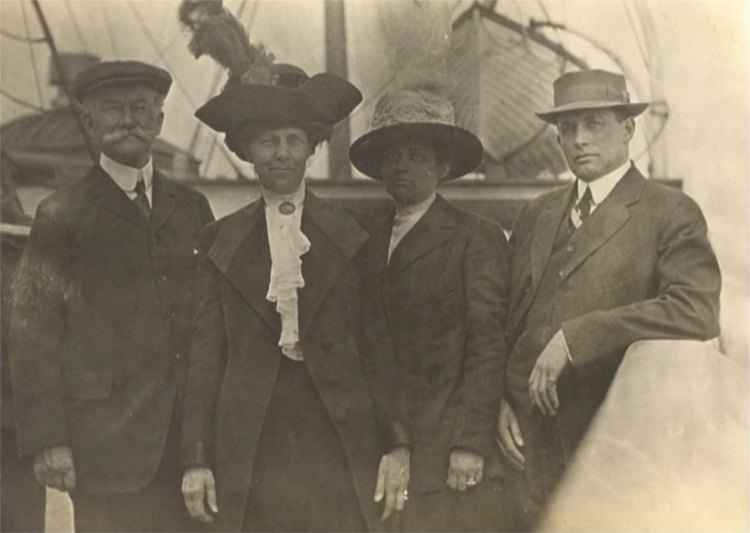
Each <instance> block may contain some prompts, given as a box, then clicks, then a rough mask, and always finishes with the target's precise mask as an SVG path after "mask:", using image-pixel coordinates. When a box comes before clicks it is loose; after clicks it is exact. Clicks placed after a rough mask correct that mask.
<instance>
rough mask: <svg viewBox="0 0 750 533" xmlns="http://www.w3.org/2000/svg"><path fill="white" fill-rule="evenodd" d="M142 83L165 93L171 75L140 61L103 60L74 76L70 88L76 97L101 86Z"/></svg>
mask: <svg viewBox="0 0 750 533" xmlns="http://www.w3.org/2000/svg"><path fill="white" fill-rule="evenodd" d="M129 84H142V85H146V86H148V87H151V88H152V89H154V90H155V91H156V92H158V93H159V94H162V95H166V94H167V93H168V92H169V88H170V87H171V86H172V76H171V75H170V74H169V72H167V71H166V70H164V69H163V68H159V67H157V66H154V65H149V64H148V63H141V62H140V61H103V62H101V63H97V64H96V65H94V66H92V67H89V68H87V69H86V70H84V71H82V72H81V73H79V74H78V76H76V77H75V79H74V80H73V82H72V86H71V90H72V92H73V96H75V97H76V99H78V100H81V99H82V98H83V97H84V96H85V95H87V94H89V93H91V92H93V91H95V90H97V89H101V88H102V87H111V86H121V85H129Z"/></svg>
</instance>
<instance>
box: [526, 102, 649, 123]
mask: <svg viewBox="0 0 750 533" xmlns="http://www.w3.org/2000/svg"><path fill="white" fill-rule="evenodd" d="M649 104H650V102H635V103H628V104H618V103H612V102H600V101H590V102H585V101H584V102H574V103H570V104H565V105H561V106H557V107H553V108H552V109H550V110H548V111H540V112H537V113H536V116H538V117H539V118H540V119H542V120H543V121H545V122H549V123H550V124H554V123H555V122H556V121H557V118H558V117H559V116H560V115H562V114H563V113H569V112H571V111H584V110H586V109H622V110H624V111H626V112H627V113H628V115H629V116H631V117H636V116H638V115H640V114H641V113H643V112H644V111H645V110H646V108H647V107H648V106H649Z"/></svg>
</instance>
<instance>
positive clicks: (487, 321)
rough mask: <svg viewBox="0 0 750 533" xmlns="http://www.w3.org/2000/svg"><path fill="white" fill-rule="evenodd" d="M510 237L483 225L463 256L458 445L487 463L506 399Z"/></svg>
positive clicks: (471, 237)
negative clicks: (463, 334)
mask: <svg viewBox="0 0 750 533" xmlns="http://www.w3.org/2000/svg"><path fill="white" fill-rule="evenodd" d="M508 259H509V252H508V246H507V243H506V239H505V235H504V234H503V233H502V230H501V229H500V228H499V227H495V226H494V225H490V224H489V223H486V222H484V221H482V223H481V224H479V225H478V226H477V228H475V231H473V232H472V235H471V236H470V237H469V242H468V245H467V248H466V250H465V254H464V287H465V291H466V292H465V309H464V313H465V317H466V318H465V321H466V332H467V335H466V344H465V347H464V374H463V379H462V382H461V391H460V397H461V399H462V401H461V410H462V413H460V414H459V416H458V419H459V420H460V421H461V422H462V424H461V426H460V430H459V431H458V432H457V435H456V440H455V442H454V443H453V445H454V447H456V448H467V449H470V450H473V451H475V452H478V453H480V454H481V455H483V456H485V457H487V456H489V455H490V454H492V453H493V452H494V450H495V447H496V445H495V439H494V436H495V425H496V420H497V413H498V409H499V404H500V399H501V398H502V396H503V369H504V365H505V358H506V342H505V320H506V313H507V307H508V277H509V276H508V268H509V265H508Z"/></svg>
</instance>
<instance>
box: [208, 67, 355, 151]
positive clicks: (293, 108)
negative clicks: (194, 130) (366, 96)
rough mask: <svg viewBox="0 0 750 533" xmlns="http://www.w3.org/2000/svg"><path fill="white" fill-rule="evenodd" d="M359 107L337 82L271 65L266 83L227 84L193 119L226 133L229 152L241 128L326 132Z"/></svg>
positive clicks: (344, 85) (352, 90)
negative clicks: (318, 129) (300, 128)
mask: <svg viewBox="0 0 750 533" xmlns="http://www.w3.org/2000/svg"><path fill="white" fill-rule="evenodd" d="M361 101H362V93H361V92H360V91H359V89H357V88H356V87H355V86H354V85H352V84H351V83H349V82H348V81H346V80H344V79H342V78H339V77H338V76H334V75H333V74H328V73H321V74H316V75H314V76H312V77H308V76H307V74H306V73H305V71H304V70H302V69H300V68H299V67H296V66H294V65H290V64H286V63H278V64H276V63H274V64H273V65H271V76H270V78H269V80H268V81H267V82H263V83H252V82H251V83H247V82H244V81H243V82H237V83H231V84H228V85H227V86H226V87H225V88H224V90H223V91H222V92H221V93H220V94H219V95H217V96H215V97H213V98H211V99H210V100H209V101H208V102H206V103H205V104H204V105H203V106H202V107H200V108H199V109H198V110H197V111H196V112H195V116H196V117H198V119H200V120H201V121H202V122H203V123H204V124H206V125H207V126H209V127H210V128H211V129H213V130H215V131H218V132H222V133H226V134H227V137H226V142H227V145H228V146H229V147H230V148H232V149H234V148H233V146H234V141H233V138H235V137H237V136H238V134H239V132H240V131H241V130H242V129H243V128H244V127H245V126H247V125H253V124H256V125H258V126H265V125H269V126H275V127H280V126H281V125H287V126H295V125H299V126H305V125H308V124H315V125H319V126H323V127H332V126H333V125H335V124H336V123H337V122H339V121H341V120H343V119H344V118H346V117H347V116H348V115H349V113H351V111H352V110H353V109H354V108H355V107H357V105H358V104H359V103H360V102H361ZM234 140H236V139H234ZM235 151H236V150H235Z"/></svg>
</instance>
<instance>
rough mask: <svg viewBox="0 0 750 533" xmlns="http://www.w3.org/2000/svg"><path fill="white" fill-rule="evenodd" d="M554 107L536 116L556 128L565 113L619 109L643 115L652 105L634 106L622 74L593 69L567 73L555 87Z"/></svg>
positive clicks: (646, 103) (631, 114) (642, 103)
mask: <svg viewBox="0 0 750 533" xmlns="http://www.w3.org/2000/svg"><path fill="white" fill-rule="evenodd" d="M553 91H554V102H555V103H554V106H553V107H552V108H551V109H548V110H546V111H541V112H538V113H537V116H538V117H539V118H541V119H542V120H544V121H545V122H549V123H552V124H554V123H555V122H556V121H557V119H558V117H559V116H560V115H561V114H563V113H568V112H571V111H581V110H585V109H610V108H611V109H620V110H622V111H623V112H625V113H626V114H627V115H628V116H631V117H635V116H637V115H640V114H641V113H643V111H644V110H645V109H646V108H647V107H648V106H649V102H631V101H630V94H629V93H628V89H627V86H626V83H625V77H624V76H622V75H621V74H616V73H614V72H608V71H606V70H599V69H592V70H581V71H576V72H567V73H565V74H563V75H562V76H560V77H559V78H557V79H556V80H555V83H554V85H553Z"/></svg>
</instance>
